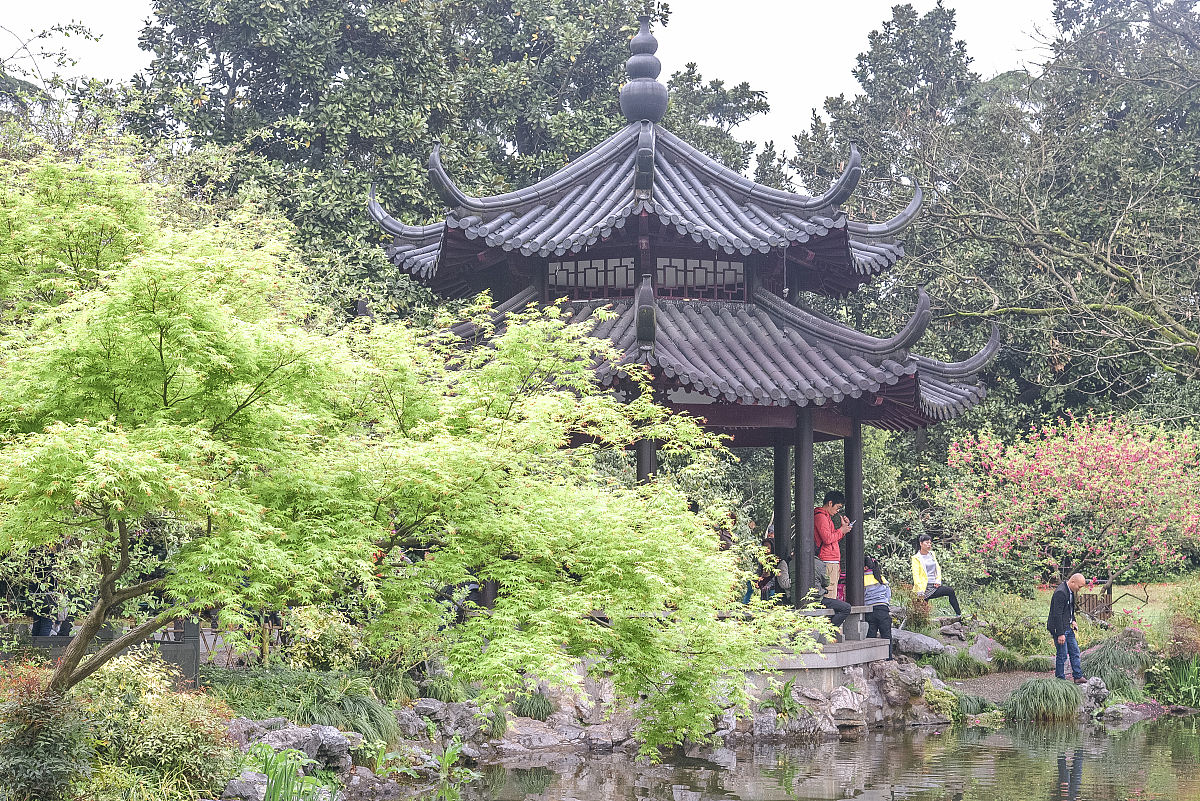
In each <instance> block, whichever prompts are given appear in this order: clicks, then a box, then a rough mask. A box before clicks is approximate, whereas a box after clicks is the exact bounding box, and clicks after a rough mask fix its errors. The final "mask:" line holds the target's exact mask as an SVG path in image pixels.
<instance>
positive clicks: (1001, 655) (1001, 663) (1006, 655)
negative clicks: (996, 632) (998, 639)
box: [992, 648, 1026, 673]
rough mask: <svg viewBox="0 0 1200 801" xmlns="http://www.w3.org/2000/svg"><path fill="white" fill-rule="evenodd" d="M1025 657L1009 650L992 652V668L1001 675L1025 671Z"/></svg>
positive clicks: (1001, 649) (999, 649)
mask: <svg viewBox="0 0 1200 801" xmlns="http://www.w3.org/2000/svg"><path fill="white" fill-rule="evenodd" d="M1025 664H1026V659H1025V657H1023V656H1021V654H1018V653H1016V652H1014V651H1010V650H1008V649H1007V648H997V649H996V650H994V651H992V668H993V669H995V670H996V671H998V672H1001V673H1010V672H1012V671H1015V670H1024V669H1025Z"/></svg>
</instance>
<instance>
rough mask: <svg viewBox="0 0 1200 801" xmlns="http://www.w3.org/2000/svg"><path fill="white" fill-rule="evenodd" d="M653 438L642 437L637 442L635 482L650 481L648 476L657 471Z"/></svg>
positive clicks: (645, 482) (644, 482) (646, 482)
mask: <svg viewBox="0 0 1200 801" xmlns="http://www.w3.org/2000/svg"><path fill="white" fill-rule="evenodd" d="M656 451H657V448H656V447H655V446H654V440H652V439H643V440H640V441H639V442H638V444H637V482H638V483H639V484H648V483H650V478H651V477H652V476H653V475H654V474H655V472H657V471H658V454H657V453H656Z"/></svg>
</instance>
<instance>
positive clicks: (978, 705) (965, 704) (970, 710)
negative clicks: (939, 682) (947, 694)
mask: <svg viewBox="0 0 1200 801" xmlns="http://www.w3.org/2000/svg"><path fill="white" fill-rule="evenodd" d="M950 691H951V692H952V693H954V696H955V697H956V698H957V699H958V711H959V712H960V713H962V714H963V715H964V716H971V715H979V714H982V713H984V712H987V711H989V710H991V709H994V707H993V705H992V702H991V701H989V700H988V699H986V698H984V697H983V696H980V695H972V694H971V693H964V692H961V691H960V690H955V689H953V688H951V690H950Z"/></svg>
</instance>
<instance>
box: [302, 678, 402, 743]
mask: <svg viewBox="0 0 1200 801" xmlns="http://www.w3.org/2000/svg"><path fill="white" fill-rule="evenodd" d="M291 718H292V720H293V721H294V722H296V723H299V724H300V725H301V726H311V725H314V724H319V725H323V726H336V727H337V728H339V729H342V730H344V731H356V732H358V733H359V734H361V735H362V736H363V737H364V738H365V739H367V740H374V741H378V742H382V743H387V744H389V745H390V744H392V743H394V742H396V741H397V740H399V739H400V726H399V724H397V723H396V713H395V712H393V711H392V710H391V709H389V708H388V707H387V705H386V704H384V703H383V702H382V701H380V700H379V699H378V698H376V697H375V693H374V691H373V690H372V689H371V682H370V680H368V679H367V677H366V676H341V677H339V678H338V679H337V681H336V682H332V683H330V682H325V681H322V680H321V679H319V678H316V677H314V678H312V679H310V680H309V683H308V685H307V686H306V687H305V689H304V697H303V698H302V699H301V701H300V703H299V704H297V706H296V709H295V711H294V712H293V713H292V715H291Z"/></svg>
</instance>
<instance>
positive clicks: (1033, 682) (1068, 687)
mask: <svg viewBox="0 0 1200 801" xmlns="http://www.w3.org/2000/svg"><path fill="white" fill-rule="evenodd" d="M1082 702H1083V693H1081V692H1080V691H1079V688H1078V687H1077V686H1075V684H1074V683H1073V682H1069V681H1063V680H1061V679H1030V680H1029V681H1027V682H1025V683H1024V684H1022V685H1021V686H1020V687H1018V688H1017V689H1016V690H1014V691H1013V694H1012V695H1010V696H1009V698H1008V701H1007V702H1006V703H1005V704H1004V714H1005V716H1006V717H1007V718H1008V719H1009V720H1072V719H1074V718H1075V716H1076V715H1077V714H1078V713H1079V705H1080V703H1082Z"/></svg>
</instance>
